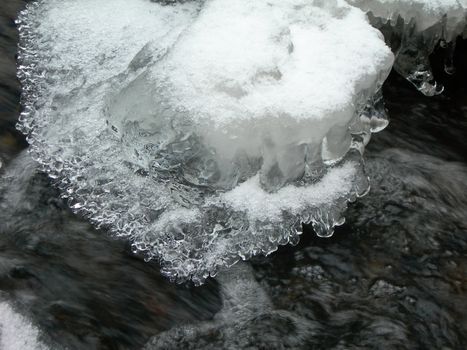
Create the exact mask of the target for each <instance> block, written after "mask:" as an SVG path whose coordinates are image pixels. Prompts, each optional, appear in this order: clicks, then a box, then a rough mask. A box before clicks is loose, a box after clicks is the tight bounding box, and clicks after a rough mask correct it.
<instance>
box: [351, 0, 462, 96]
mask: <svg viewBox="0 0 467 350" xmlns="http://www.w3.org/2000/svg"><path fill="white" fill-rule="evenodd" d="M348 2H349V3H350V4H352V5H354V6H357V7H359V8H361V9H362V10H364V11H367V12H368V13H369V18H370V21H371V23H372V24H373V25H374V26H375V27H376V28H379V29H380V30H381V31H382V32H383V34H384V36H385V38H386V41H387V43H388V44H389V45H390V46H391V47H392V48H393V50H394V52H395V53H396V62H395V64H394V69H395V70H396V71H397V72H399V73H400V74H401V75H402V76H404V77H405V78H407V80H409V81H410V82H411V83H412V84H414V85H415V86H416V87H417V88H418V89H419V90H420V91H421V92H422V93H424V94H425V95H427V96H433V95H436V94H439V93H441V92H442V91H443V87H442V86H441V85H439V84H437V83H436V81H435V79H434V77H433V73H432V72H431V67H430V62H429V55H430V54H431V53H432V52H433V50H434V48H435V47H436V45H437V44H438V43H439V42H440V41H441V44H442V45H444V46H445V47H446V48H447V54H446V58H445V70H446V72H447V73H449V74H452V73H453V71H454V67H453V55H454V50H455V41H456V38H457V37H458V36H460V35H464V37H465V34H466V32H465V30H466V24H467V1H466V0H348Z"/></svg>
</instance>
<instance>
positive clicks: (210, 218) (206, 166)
mask: <svg viewBox="0 0 467 350" xmlns="http://www.w3.org/2000/svg"><path fill="white" fill-rule="evenodd" d="M110 13H111V14H112V15H111V16H110V15H109V14H110ZM19 22H20V34H21V52H20V60H21V66H20V68H19V76H20V79H21V80H22V83H23V86H24V94H23V105H24V107H25V110H24V113H23V114H22V116H21V121H20V123H19V127H20V129H21V130H23V131H24V132H25V133H26V134H27V135H28V140H29V142H30V144H31V147H30V150H31V153H32V154H33V156H34V157H35V159H37V160H38V161H39V162H40V163H41V164H42V166H43V169H44V170H45V171H47V172H48V173H49V175H50V176H51V177H52V178H54V179H56V183H57V186H58V187H59V188H60V189H61V190H62V193H63V195H64V196H65V197H67V198H68V199H69V203H70V206H71V208H72V209H73V210H75V211H77V212H80V213H81V214H84V215H86V216H87V217H89V218H90V219H91V220H92V221H93V222H94V223H95V224H96V225H97V226H99V227H105V228H108V229H109V230H110V231H112V232H114V234H116V235H117V236H125V237H127V238H128V239H129V240H130V241H131V242H132V243H133V247H134V249H135V251H144V252H145V254H146V255H147V257H148V258H154V257H155V258H158V259H159V260H160V261H161V264H162V269H163V271H164V272H165V273H166V274H167V275H168V276H170V277H171V278H173V279H177V280H179V281H183V280H186V279H189V278H191V279H193V280H194V281H195V282H197V283H200V282H202V281H203V280H204V279H205V278H206V277H207V276H209V274H211V275H213V274H215V273H216V272H217V271H218V270H219V269H220V268H222V267H224V266H230V265H232V264H234V263H235V262H237V261H238V260H239V259H247V258H249V257H251V256H253V255H256V254H269V253H271V252H273V251H274V250H276V249H277V247H278V245H280V244H286V243H289V242H292V243H294V242H297V241H298V237H299V235H300V233H301V224H302V223H311V224H313V226H314V227H315V230H316V231H317V233H318V234H319V235H322V236H328V235H330V234H332V230H333V227H334V226H335V225H336V224H339V223H342V222H343V216H342V214H343V211H344V209H345V207H346V205H347V202H348V201H349V200H353V199H355V198H356V197H357V196H359V195H362V194H363V193H365V192H366V190H367V188H368V182H367V178H366V176H365V174H364V172H363V169H362V165H361V153H362V152H363V149H364V146H365V145H366V143H367V142H368V140H369V137H370V134H371V132H375V131H379V130H381V129H382V128H384V126H386V124H387V121H386V120H385V119H384V113H382V112H383V111H382V109H381V95H380V87H381V85H382V83H383V81H384V80H385V78H386V76H387V75H388V72H389V71H390V69H391V66H392V63H393V55H392V53H391V51H390V49H389V48H388V47H387V46H386V45H385V43H384V40H383V38H382V35H381V34H380V33H379V32H378V31H377V30H376V29H374V28H373V27H372V26H371V25H370V24H369V23H368V21H367V19H366V16H365V14H364V13H363V12H362V11H361V10H359V9H357V8H355V7H351V6H349V5H348V4H347V3H345V1H343V0H339V1H337V0H333V1H328V0H327V1H318V0H315V1H310V0H269V1H266V0H257V1H248V0H208V1H204V2H197V1H189V2H180V3H179V2H171V3H170V4H167V2H153V1H147V0H134V1H132V2H131V3H129V2H128V1H124V0H105V1H104V0H73V1H72V0H43V1H40V2H38V3H35V4H32V5H29V6H28V7H27V10H26V11H24V12H23V13H22V14H21V16H20V18H19Z"/></svg>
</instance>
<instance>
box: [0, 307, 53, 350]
mask: <svg viewBox="0 0 467 350" xmlns="http://www.w3.org/2000/svg"><path fill="white" fill-rule="evenodd" d="M0 349H2V350H47V349H48V347H47V346H45V345H44V344H43V343H42V342H41V341H40V340H39V330H38V329H37V328H36V327H35V326H33V325H32V323H31V322H30V321H29V320H28V319H27V318H25V317H24V316H22V315H20V314H18V313H17V312H15V311H14V310H13V309H12V308H11V306H10V305H8V304H7V303H5V302H0Z"/></svg>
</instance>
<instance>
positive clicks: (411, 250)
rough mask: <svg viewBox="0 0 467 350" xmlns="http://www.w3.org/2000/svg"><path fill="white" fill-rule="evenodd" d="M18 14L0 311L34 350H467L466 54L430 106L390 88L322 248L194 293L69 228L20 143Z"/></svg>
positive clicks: (3, 187)
mask: <svg viewBox="0 0 467 350" xmlns="http://www.w3.org/2000/svg"><path fill="white" fill-rule="evenodd" d="M23 4H24V2H23V1H18V0H7V1H5V0H4V2H3V3H2V5H0V164H1V169H0V303H2V304H0V305H3V303H8V304H9V305H11V307H12V308H13V309H14V310H15V311H14V312H17V313H19V314H21V315H24V316H25V317H27V319H29V320H30V322H31V323H32V324H33V325H34V327H37V329H39V340H38V343H37V344H36V345H35V346H36V348H40V346H42V345H40V344H45V345H44V346H46V347H48V348H50V349H66V348H67V349H141V348H143V347H144V348H145V349H223V348H225V349H465V348H467V316H466V313H465V310H467V224H466V220H465V219H466V213H467V138H466V136H465V135H467V98H466V96H467V65H466V64H465V62H467V42H465V41H464V42H461V41H460V42H459V43H458V48H457V52H456V61H455V63H456V66H457V73H456V75H453V76H447V75H444V73H443V72H442V71H441V68H440V69H439V70H438V71H436V72H435V74H436V75H437V76H438V77H439V78H440V80H442V82H443V83H444V85H445V86H446V90H445V92H444V93H443V94H442V95H440V96H436V97H431V98H428V97H425V96H422V95H421V94H420V93H419V92H417V91H415V90H414V89H413V87H412V86H410V85H409V84H408V83H406V82H405V81H404V80H403V79H401V78H400V77H398V76H397V75H395V74H392V75H391V76H390V78H389V80H388V81H387V83H386V85H385V90H384V96H385V101H386V106H387V108H388V110H389V115H390V118H391V124H390V125H389V127H388V128H387V129H386V130H385V131H383V132H382V133H380V134H378V135H376V136H374V138H373V140H372V141H371V142H370V144H369V147H368V149H367V152H366V166H367V171H368V174H369V175H370V177H371V186H372V189H371V191H370V193H369V194H368V195H367V196H366V197H364V198H361V199H359V200H358V201H357V202H356V203H353V204H352V205H351V206H350V208H349V210H348V212H347V215H346V217H347V221H346V223H345V224H344V225H343V226H341V227H338V228H337V229H336V233H335V235H334V236H333V237H332V238H328V239H323V238H317V237H316V236H315V235H314V233H313V232H312V229H311V228H306V229H305V232H304V233H303V235H302V238H301V241H300V243H299V244H298V245H297V246H294V247H292V246H286V247H282V248H281V249H279V251H278V252H276V253H274V254H272V255H270V256H269V257H266V258H262V257H261V258H255V259H253V261H251V262H249V263H243V264H239V265H237V266H235V267H234V268H233V269H232V270H231V271H226V272H224V273H220V274H219V276H218V278H216V279H215V280H214V279H210V280H208V283H206V284H205V285H203V286H201V287H194V286H192V285H190V284H184V285H176V284H172V283H170V282H169V281H167V280H166V279H165V278H164V277H162V276H161V275H160V273H159V267H158V265H157V264H156V263H154V262H150V263H146V262H144V260H143V258H142V257H139V256H135V255H134V254H132V252H131V248H130V247H129V245H128V244H127V243H126V242H124V241H118V240H114V239H111V238H109V236H108V235H107V234H106V232H103V231H98V230H95V229H94V228H93V227H92V226H91V225H89V224H88V223H87V222H86V221H85V220H84V219H82V218H80V217H78V216H75V215H73V214H72V213H71V212H70V211H69V209H68V208H67V206H66V204H65V203H64V202H63V201H62V200H61V199H60V197H59V195H58V192H57V191H56V190H55V189H54V188H53V187H52V186H51V185H50V183H49V181H48V179H47V177H46V176H45V175H43V174H41V173H38V172H37V171H36V169H35V164H34V162H32V161H31V160H30V159H29V157H28V155H27V153H26V152H25V148H26V142H25V140H24V139H23V138H22V136H20V135H19V133H18V132H16V131H15V122H16V119H17V116H18V113H19V106H18V99H19V91H20V87H19V85H18V82H17V81H16V78H15V52H16V42H17V37H16V31H15V28H14V22H13V18H14V16H15V13H16V11H17V10H18V9H19V8H21V6H23ZM439 51H441V49H439ZM439 53H441V52H439ZM438 56H441V55H437V54H436V53H435V55H434V56H433V63H434V66H435V67H442V62H438V61H439V60H440V59H438ZM5 310H9V309H6V308H4V307H0V311H1V314H0V339H1V338H2V336H4V335H5V334H6V331H4V328H5V327H4V326H3V328H2V326H1V325H2V324H4V323H5V322H7V321H5V319H6V314H7V311H5ZM8 312H10V311H8ZM9 319H11V318H9ZM13 319H14V318H13ZM5 329H6V328H5ZM28 329H29V328H28ZM28 329H26V328H25V327H20V326H18V327H17V330H16V336H17V337H18V338H21V337H23V336H24V334H23V333H25V332H26V331H28ZM39 342H40V344H39ZM10 343H11V342H10ZM10 343H9V344H10ZM2 344H3V346H4V347H6V348H8V347H7V345H8V344H7V345H5V343H2V342H0V348H1V347H2ZM11 348H12V347H11V346H10V347H9V348H8V349H11ZM17 348H18V347H17ZM32 348H34V347H32Z"/></svg>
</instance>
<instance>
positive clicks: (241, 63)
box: [107, 0, 392, 191]
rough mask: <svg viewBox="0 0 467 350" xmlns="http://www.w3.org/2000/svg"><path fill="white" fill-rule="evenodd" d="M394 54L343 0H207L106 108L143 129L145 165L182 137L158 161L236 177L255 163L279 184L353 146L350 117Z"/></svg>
mask: <svg viewBox="0 0 467 350" xmlns="http://www.w3.org/2000/svg"><path fill="white" fill-rule="evenodd" d="M318 5H319V6H318ZM226 11H228V13H229V16H227V17H226V16H225V15H224V14H225V12H226ZM317 43H319V45H318V44H317ZM391 63H392V56H391V54H390V53H389V51H388V49H387V47H386V46H385V45H384V44H383V42H382V41H381V39H380V37H379V35H378V33H377V32H373V31H371V30H369V28H368V24H367V23H366V22H365V21H364V20H363V18H362V13H361V12H360V11H358V10H355V9H353V8H350V7H348V6H345V5H344V4H343V3H340V4H338V2H336V1H334V2H333V1H331V2H316V1H315V2H313V1H312V2H310V1H299V0H294V1H285V2H284V1H278V0H277V1H256V2H251V1H246V0H237V1H228V0H217V1H208V2H206V4H205V5H204V8H203V9H202V11H201V13H200V15H199V17H198V18H197V19H196V21H195V22H194V23H193V25H191V26H190V27H189V28H187V30H186V31H185V32H184V33H183V34H182V36H181V37H180V39H179V40H178V41H177V42H176V43H175V44H174V46H173V48H172V49H171V50H170V51H169V52H168V53H167V55H165V56H164V57H163V58H162V59H161V60H158V61H156V62H155V64H154V65H153V66H151V67H148V69H146V70H145V71H144V72H143V73H141V74H140V75H139V76H137V77H136V78H133V77H130V79H129V81H128V82H127V83H125V84H124V87H123V88H122V89H120V91H118V89H115V90H114V91H118V93H117V94H115V93H113V92H112V94H111V96H109V100H108V108H107V118H108V121H109V123H110V124H111V125H112V127H113V128H114V130H115V131H118V136H119V137H122V138H128V137H133V138H138V140H139V145H140V147H139V148H137V153H138V157H139V158H140V162H139V163H140V164H141V166H147V165H148V164H144V163H145V162H146V160H148V159H155V158H156V159H158V158H159V154H160V152H163V151H165V150H166V149H167V148H169V149H170V148H171V147H172V145H173V144H174V143H177V147H182V148H190V151H189V152H179V154H180V155H179V156H177V153H176V152H174V150H170V151H169V153H171V154H172V157H173V159H171V160H170V164H168V159H164V162H163V164H161V162H156V164H154V169H155V171H158V170H163V169H167V168H170V169H172V170H173V169H174V168H177V171H179V172H180V174H181V176H182V177H183V178H184V180H185V181H188V182H190V183H193V184H194V185H202V186H204V185H207V186H213V187H216V188H232V187H234V186H235V185H236V184H237V182H238V181H242V180H244V179H245V178H247V177H250V176H251V175H252V174H255V173H256V172H257V171H258V170H259V171H260V182H261V184H262V186H263V187H264V188H265V189H267V190H270V191H273V190H276V189H278V188H280V187H281V186H283V185H284V184H286V183H290V182H293V181H296V180H298V179H300V178H301V177H303V175H304V174H305V173H306V171H307V165H310V164H319V163H322V162H326V161H328V162H332V161H335V160H338V159H341V158H342V157H343V155H345V153H346V152H347V151H348V149H349V147H350V144H351V136H350V133H349V130H348V126H349V124H350V123H351V122H352V120H353V119H354V118H355V116H356V114H358V112H359V110H360V109H361V108H362V105H364V104H365V103H366V101H367V100H368V99H370V98H371V97H372V95H373V94H374V93H375V91H376V90H377V89H378V88H379V86H380V85H381V83H382V81H383V79H384V78H385V77H386V75H387V72H388V70H389V68H390V67H391ZM136 96H137V97H138V98H135V97H136ZM135 129H136V130H138V131H136V130H135ZM129 134H133V136H129ZM180 140H183V142H182V143H180ZM156 143H157V145H156V147H155V148H156V149H154V147H147V146H148V145H151V146H152V145H153V144H156ZM131 144H132V145H134V144H135V143H134V142H133V141H132V142H131ZM320 148H321V150H319V149H320ZM164 158H167V157H165V156H164ZM136 161H137V160H135V162H136Z"/></svg>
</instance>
